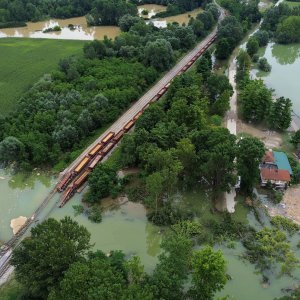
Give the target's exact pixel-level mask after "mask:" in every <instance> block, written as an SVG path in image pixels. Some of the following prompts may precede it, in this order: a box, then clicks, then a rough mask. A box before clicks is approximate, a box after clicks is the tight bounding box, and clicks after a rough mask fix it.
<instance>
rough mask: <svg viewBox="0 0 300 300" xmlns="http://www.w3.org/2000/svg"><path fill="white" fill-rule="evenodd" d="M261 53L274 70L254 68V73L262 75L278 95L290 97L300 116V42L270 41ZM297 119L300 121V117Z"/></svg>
mask: <svg viewBox="0 0 300 300" xmlns="http://www.w3.org/2000/svg"><path fill="white" fill-rule="evenodd" d="M259 55H260V56H261V57H265V58H266V59H267V60H268V62H269V64H270V65H271V66H272V70H271V72H268V73H266V72H261V71H258V70H255V69H254V70H252V74H255V75H256V76H258V77H261V78H262V79H263V80H264V82H265V83H266V85H267V86H268V87H269V88H271V89H274V92H275V95H276V96H277V97H281V96H284V97H288V98H290V99H291V100H292V102H293V109H294V111H295V113H296V114H297V115H298V116H300V84H299V83H300V43H298V44H289V45H278V44H274V43H269V44H268V45H267V47H265V48H263V49H260V52H259ZM296 121H299V122H298V123H300V118H298V120H297V118H296Z"/></svg>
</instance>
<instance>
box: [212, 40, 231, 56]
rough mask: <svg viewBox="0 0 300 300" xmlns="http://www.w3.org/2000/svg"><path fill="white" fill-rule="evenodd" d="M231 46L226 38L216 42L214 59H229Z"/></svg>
mask: <svg viewBox="0 0 300 300" xmlns="http://www.w3.org/2000/svg"><path fill="white" fill-rule="evenodd" d="M231 50H232V48H231V46H230V45H229V43H228V39H227V38H221V39H220V40H219V41H218V42H217V46H216V57H217V58H218V59H226V58H228V57H229V55H230V53H231Z"/></svg>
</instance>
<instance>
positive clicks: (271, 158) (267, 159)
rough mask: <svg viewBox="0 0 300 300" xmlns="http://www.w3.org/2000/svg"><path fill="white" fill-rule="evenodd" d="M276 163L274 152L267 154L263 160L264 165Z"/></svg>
mask: <svg viewBox="0 0 300 300" xmlns="http://www.w3.org/2000/svg"><path fill="white" fill-rule="evenodd" d="M274 161H275V159H274V155H273V152H272V151H267V152H266V153H265V156H264V158H263V162H264V163H273V162H274Z"/></svg>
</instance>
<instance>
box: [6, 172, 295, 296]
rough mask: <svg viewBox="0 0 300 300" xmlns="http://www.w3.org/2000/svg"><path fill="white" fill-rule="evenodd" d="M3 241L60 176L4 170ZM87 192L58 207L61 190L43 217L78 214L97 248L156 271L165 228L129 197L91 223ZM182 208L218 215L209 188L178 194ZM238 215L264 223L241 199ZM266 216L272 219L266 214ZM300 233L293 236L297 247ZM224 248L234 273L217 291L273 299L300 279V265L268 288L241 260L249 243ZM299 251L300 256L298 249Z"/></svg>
mask: <svg viewBox="0 0 300 300" xmlns="http://www.w3.org/2000/svg"><path fill="white" fill-rule="evenodd" d="M0 178H1V179H0V192H1V195H3V196H1V197H0V207H1V210H0V240H2V241H3V240H4V241H6V240H8V239H9V238H10V237H11V236H12V229H11V228H10V221H11V219H14V218H17V217H19V216H26V217H30V216H31V215H32V213H33V211H34V210H35V209H36V208H37V206H38V205H39V204H40V203H41V202H42V200H43V199H44V198H45V196H46V195H47V193H48V192H49V191H50V190H51V189H52V187H53V186H54V184H55V182H56V180H55V179H52V178H51V177H50V176H47V175H43V174H40V175H38V172H37V171H36V172H35V174H34V175H32V176H29V177H26V176H24V175H22V174H19V175H16V176H11V175H9V174H8V173H6V172H5V171H3V170H2V171H1V172H0ZM81 198H82V195H81V194H76V195H75V196H74V197H73V198H72V199H71V201H69V202H68V203H67V204H66V205H65V206H64V207H63V208H62V209H59V208H58V207H57V205H56V204H57V201H58V199H59V196H58V195H56V196H55V197H54V198H53V199H52V200H51V201H50V203H49V205H48V206H47V208H46V209H45V210H44V211H43V213H42V214H41V215H40V219H41V220H43V219H44V218H46V217H53V218H55V219H58V220H59V219H61V218H63V217H64V216H66V215H67V216H70V217H72V218H74V219H75V220H76V221H77V222H78V223H80V224H81V225H84V226H85V227H86V228H87V229H88V230H89V231H90V232H91V241H92V243H94V244H95V246H94V249H101V250H102V251H104V252H106V253H107V252H109V251H110V250H113V249H115V250H116V249H118V250H123V251H124V253H125V254H126V255H128V256H130V255H134V254H136V255H138V256H140V257H141V261H142V263H143V264H144V265H145V269H146V271H150V272H151V270H153V268H154V266H155V264H156V263H157V256H158V254H159V253H160V242H161V238H162V233H161V232H160V229H159V228H158V227H156V226H154V225H152V224H150V223H149V222H148V221H147V217H146V210H145V208H144V207H143V206H142V205H141V204H137V203H132V202H127V203H125V204H123V205H121V206H120V207H117V208H115V209H111V210H107V211H106V212H105V213H103V220H102V222H101V223H100V224H96V223H91V222H90V221H89V220H88V218H87V216H86V215H84V214H82V215H79V216H76V217H75V216H74V209H73V208H72V206H73V205H75V204H79V203H80V201H81ZM177 201H180V202H181V204H182V207H183V208H186V209H188V210H190V211H192V212H194V213H195V214H196V215H197V216H198V217H200V218H201V219H202V220H209V218H212V217H213V218H215V217H218V215H213V214H212V209H211V207H212V205H211V202H210V199H209V195H208V194H205V193H204V192H190V193H187V194H185V195H183V196H182V195H179V196H178V197H177ZM234 216H235V217H236V218H237V219H243V220H245V218H247V219H248V222H249V223H250V224H251V225H252V226H255V227H256V228H258V226H260V225H259V224H258V222H257V221H256V220H255V217H254V215H253V214H252V213H248V211H247V209H246V208H245V207H243V206H242V205H241V203H238V204H237V207H236V212H235V213H234ZM266 220H267V219H266ZM297 240H298V236H296V237H295V241H293V246H294V249H296V242H297ZM216 248H218V249H221V250H222V251H223V252H224V257H225V259H226V261H227V264H228V274H229V275H230V276H231V277H232V280H230V281H229V282H228V283H227V284H226V286H225V288H224V290H223V291H222V292H220V293H219V294H218V296H221V295H222V296H223V295H231V296H233V297H234V298H236V299H243V300H252V299H253V296H254V295H255V297H256V298H257V299H264V300H273V299H274V297H278V296H280V295H282V292H281V289H282V288H287V287H291V286H293V284H295V282H297V280H299V278H300V270H298V271H297V273H296V274H294V275H295V276H296V278H295V279H292V278H289V277H280V278H277V277H276V276H275V275H272V276H270V281H271V285H270V286H267V287H263V286H262V285H261V276H260V275H259V274H257V273H256V270H255V269H254V266H253V265H251V264H250V263H249V262H244V261H242V260H241V259H240V255H241V254H242V253H243V252H244V248H243V246H242V245H241V244H240V243H236V245H235V248H234V249H228V248H226V247H224V246H216ZM298 255H299V256H300V253H299V249H298Z"/></svg>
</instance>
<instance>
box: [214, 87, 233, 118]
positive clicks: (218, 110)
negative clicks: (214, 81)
mask: <svg viewBox="0 0 300 300" xmlns="http://www.w3.org/2000/svg"><path fill="white" fill-rule="evenodd" d="M231 95H232V93H231V91H229V90H226V91H224V92H223V93H222V94H221V95H220V96H219V97H218V99H217V100H216V101H215V102H214V103H213V104H212V106H211V112H212V114H216V115H219V116H222V117H223V116H224V115H225V113H226V112H227V111H228V110H229V109H230V97H231Z"/></svg>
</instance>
